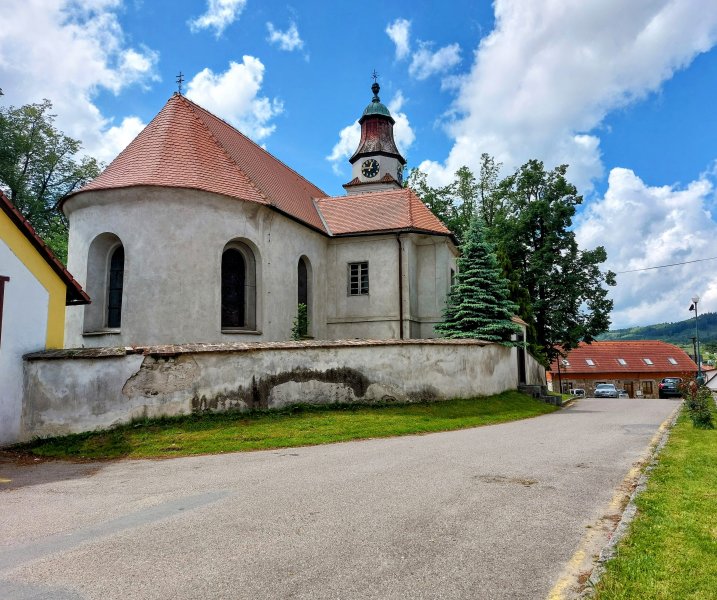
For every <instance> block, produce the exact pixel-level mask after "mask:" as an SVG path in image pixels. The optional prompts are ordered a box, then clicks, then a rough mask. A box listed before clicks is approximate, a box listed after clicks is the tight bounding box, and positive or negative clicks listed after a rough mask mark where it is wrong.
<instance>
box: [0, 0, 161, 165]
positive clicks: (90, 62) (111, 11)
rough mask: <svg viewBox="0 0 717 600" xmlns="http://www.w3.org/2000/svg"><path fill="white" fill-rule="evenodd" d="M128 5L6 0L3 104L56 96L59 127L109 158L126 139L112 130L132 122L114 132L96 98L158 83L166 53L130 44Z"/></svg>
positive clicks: (0, 73)
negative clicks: (124, 14)
mask: <svg viewBox="0 0 717 600" xmlns="http://www.w3.org/2000/svg"><path fill="white" fill-rule="evenodd" d="M120 7H121V2H120V0H95V1H94V2H77V1H75V0H5V2H4V4H3V25H2V27H1V28H0V81H2V88H3V92H4V93H5V95H4V96H2V97H1V98H0V101H1V102H3V104H12V105H15V106H20V105H22V104H27V103H31V102H39V101H41V100H42V99H43V98H49V99H50V100H52V102H53V105H54V108H53V112H54V113H55V114H56V115H57V119H56V121H55V125H56V126H57V127H58V128H59V129H60V130H62V131H64V132H65V133H66V134H68V135H71V136H72V137H75V138H77V139H79V140H81V141H82V142H83V145H84V147H85V149H86V152H87V153H88V154H91V155H94V156H98V157H102V158H103V159H105V160H109V159H110V158H111V156H110V154H111V152H113V151H114V150H111V149H112V148H115V149H116V144H117V139H119V138H116V139H114V140H111V139H110V140H107V139H106V138H105V135H106V133H107V132H108V131H113V130H117V131H118V130H119V129H123V128H125V127H128V125H126V124H125V123H123V125H121V126H119V128H117V127H112V122H111V120H109V119H107V118H106V117H105V116H103V115H102V114H101V112H100V110H99V109H98V108H97V106H96V105H95V103H94V97H95V95H96V94H97V93H98V92H99V91H101V90H102V89H105V90H109V91H111V92H112V93H115V94H117V93H119V92H121V91H123V90H124V89H125V88H127V87H128V86H130V85H133V84H134V85H137V84H139V85H146V84H147V83H148V82H150V81H154V80H157V79H158V76H157V75H156V72H155V67H156V64H157V62H158V59H159V56H158V54H157V53H156V52H154V51H153V50H150V49H148V48H144V47H130V46H128V45H127V44H126V42H125V39H124V33H123V30H122V27H121V25H120V23H119V21H118V19H117V14H116V12H117V11H118V10H119V9H120ZM130 119H131V117H130ZM131 122H132V121H131V120H130V121H128V123H131ZM113 135H114V132H113Z"/></svg>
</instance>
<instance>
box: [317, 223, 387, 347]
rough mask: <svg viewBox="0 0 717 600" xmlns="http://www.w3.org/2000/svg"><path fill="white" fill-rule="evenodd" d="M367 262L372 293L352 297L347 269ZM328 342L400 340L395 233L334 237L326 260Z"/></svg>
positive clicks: (370, 291)
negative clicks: (353, 339)
mask: <svg viewBox="0 0 717 600" xmlns="http://www.w3.org/2000/svg"><path fill="white" fill-rule="evenodd" d="M363 261H368V264H369V293H368V295H362V296H350V295H349V292H348V268H349V264H350V263H353V262H363ZM327 267H328V268H327V277H326V287H327V294H328V313H327V334H328V339H351V338H364V339H385V338H397V337H398V334H399V324H398V315H399V308H398V242H397V241H396V236H395V235H393V234H388V235H385V234H384V235H377V236H366V237H351V238H334V239H332V240H330V243H329V247H328V259H327Z"/></svg>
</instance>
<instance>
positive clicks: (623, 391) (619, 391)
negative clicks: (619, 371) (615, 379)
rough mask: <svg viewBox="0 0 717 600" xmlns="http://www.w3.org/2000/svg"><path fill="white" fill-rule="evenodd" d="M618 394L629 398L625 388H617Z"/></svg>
mask: <svg viewBox="0 0 717 600" xmlns="http://www.w3.org/2000/svg"><path fill="white" fill-rule="evenodd" d="M618 396H620V398H629V397H630V394H628V393H627V390H618Z"/></svg>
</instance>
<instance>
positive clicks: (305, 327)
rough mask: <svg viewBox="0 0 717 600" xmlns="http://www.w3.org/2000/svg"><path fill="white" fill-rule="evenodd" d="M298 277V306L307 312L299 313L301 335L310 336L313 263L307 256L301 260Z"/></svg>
mask: <svg viewBox="0 0 717 600" xmlns="http://www.w3.org/2000/svg"><path fill="white" fill-rule="evenodd" d="M297 276H298V277H297V279H298V285H297V304H298V305H301V304H303V305H304V306H305V307H306V310H305V312H303V313H302V312H301V311H299V321H298V324H299V327H300V331H299V333H300V335H302V336H308V335H309V333H310V331H311V263H310V262H309V259H308V258H306V257H305V256H302V257H301V258H300V259H299V264H298V267H297ZM302 314H303V316H302Z"/></svg>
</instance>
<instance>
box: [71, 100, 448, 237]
mask: <svg viewBox="0 0 717 600" xmlns="http://www.w3.org/2000/svg"><path fill="white" fill-rule="evenodd" d="M384 179H385V180H386V181H395V179H393V178H392V177H390V176H388V178H384ZM352 183H353V182H352ZM144 185H147V186H164V187H180V188H190V189H198V190H204V191H208V192H213V193H216V194H222V195H225V196H229V197H231V198H237V199H239V200H245V201H248V202H257V203H259V204H265V205H269V206H272V207H274V208H276V209H277V210H279V211H281V212H283V213H285V214H287V215H289V216H290V217H293V218H295V219H297V220H298V221H300V222H302V223H304V224H305V225H308V226H309V227H312V228H314V229H317V230H319V231H321V232H322V233H325V234H328V235H351V234H354V233H367V232H381V231H396V230H411V231H426V232H429V233H438V234H443V235H451V232H450V231H449V230H448V229H447V228H446V227H445V226H444V225H443V224H442V223H441V222H440V221H439V220H438V219H437V218H436V217H435V216H434V215H433V213H431V211H430V210H429V209H428V208H427V207H426V206H425V205H424V204H423V203H422V202H421V201H420V200H419V198H418V197H417V196H416V195H415V193H413V192H412V191H410V190H408V189H396V190H389V191H383V192H367V193H365V194H355V195H352V196H346V197H344V196H341V197H335V198H328V197H326V194H325V193H324V192H323V191H322V190H320V189H319V188H318V187H316V186H315V185H313V184H312V183H310V182H309V181H307V180H306V179H305V178H303V177H302V176H301V175H299V174H298V173H296V172H295V171H293V170H292V169H290V168H289V167H287V166H286V165H285V164H284V163H282V162H281V161H280V160H278V159H277V158H275V157H274V156H272V155H271V154H269V153H268V152H267V151H266V150H264V149H262V148H261V147H260V146H258V145H256V144H255V143H254V142H252V141H251V140H250V139H249V138H247V137H246V136H245V135H243V134H242V133H241V132H239V131H237V130H236V129H234V128H233V127H232V126H231V125H229V124H227V123H226V122H224V121H222V120H221V119H219V118H218V117H216V116H214V115H213V114H211V113H210V112H208V111H206V110H205V109H203V108H202V107H200V106H198V105H196V104H194V103H193V102H191V101H190V100H187V98H185V97H184V96H181V95H179V94H174V96H172V97H171V98H170V99H169V101H168V102H167V104H166V105H165V106H164V108H163V109H162V110H161V111H160V113H159V114H158V115H157V116H156V117H155V118H154V119H152V121H151V122H150V123H149V125H147V127H145V129H144V130H143V131H142V132H141V133H140V134H139V135H138V136H137V137H136V138H135V139H134V140H133V141H132V142H131V143H130V144H129V146H127V147H126V148H125V149H124V150H123V151H122V152H121V153H120V154H119V155H118V156H117V158H115V159H114V160H113V161H112V162H111V163H110V165H109V166H108V167H107V168H106V169H105V170H104V171H103V172H102V174H100V176H99V177H97V178H96V179H95V180H93V181H92V182H90V183H89V184H87V185H86V186H84V187H83V188H82V189H80V190H78V191H77V192H75V193H74V194H71V195H70V196H68V198H70V197H72V196H74V195H75V194H81V193H83V192H86V191H92V190H107V189H116V188H127V187H133V186H144ZM65 200H67V198H66V199H65ZM319 211H320V212H319ZM322 217H323V218H322ZM327 225H328V229H327Z"/></svg>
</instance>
